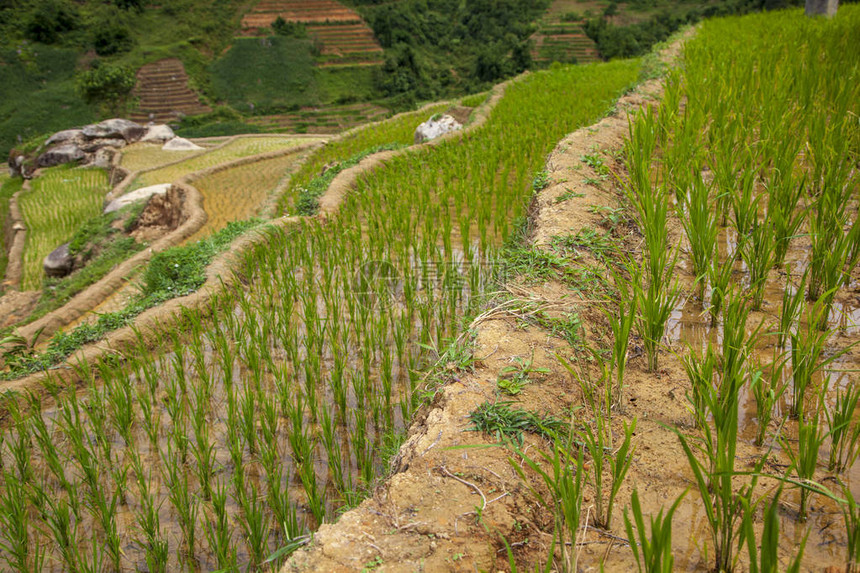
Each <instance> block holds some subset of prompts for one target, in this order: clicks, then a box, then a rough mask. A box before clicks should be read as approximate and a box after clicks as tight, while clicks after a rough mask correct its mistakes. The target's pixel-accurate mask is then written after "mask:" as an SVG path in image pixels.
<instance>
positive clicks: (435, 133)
mask: <svg viewBox="0 0 860 573" xmlns="http://www.w3.org/2000/svg"><path fill="white" fill-rule="evenodd" d="M462 128H463V124H462V123H460V122H459V121H457V120H456V119H454V118H453V117H451V116H450V115H441V116H438V117H437V116H433V117H431V118H430V119H428V120H427V121H425V122H424V123H422V124H421V125H419V126H418V127H417V128H415V144H416V145H417V144H419V143H424V142H425V141H430V140H431V139H436V138H437V137H440V136H442V135H445V134H446V133H451V132H452V131H459V130H460V129H462Z"/></svg>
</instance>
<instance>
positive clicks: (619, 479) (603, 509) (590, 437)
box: [579, 414, 636, 530]
mask: <svg viewBox="0 0 860 573" xmlns="http://www.w3.org/2000/svg"><path fill="white" fill-rule="evenodd" d="M594 426H595V427H594V430H592V428H591V426H590V425H587V424H586V425H585V428H584V430H582V431H580V432H579V436H580V439H581V440H582V442H583V444H584V445H585V448H584V449H585V450H587V451H588V453H589V457H590V458H591V464H590V465H591V472H590V475H591V476H592V479H591V485H592V487H593V488H594V504H595V516H594V523H595V524H596V525H597V526H598V527H602V528H603V529H606V530H608V529H610V527H611V525H612V507H613V506H614V505H615V497H616V496H617V495H618V490H619V489H620V488H621V484H622V483H623V482H624V477H625V476H626V475H627V471H628V470H629V469H630V464H631V463H632V462H633V451H634V449H635V448H634V447H632V445H631V440H632V438H633V432H634V431H635V430H636V420H635V419H634V420H633V423H631V424H630V425H628V424H627V423H626V422H624V439H623V440H622V442H621V445H620V446H619V447H618V448H617V449H616V448H615V445H614V443H613V439H612V428H611V423H610V421H609V420H607V419H606V418H605V416H604V415H602V414H597V416H596V419H595V422H594ZM607 452H609V456H608V458H609V467H608V468H606V469H608V470H609V472H608V473H609V488H608V489H609V493H608V495H607V494H605V493H604V475H603V474H604V468H605V465H604V464H605V462H606V457H607ZM604 495H606V497H605V499H604Z"/></svg>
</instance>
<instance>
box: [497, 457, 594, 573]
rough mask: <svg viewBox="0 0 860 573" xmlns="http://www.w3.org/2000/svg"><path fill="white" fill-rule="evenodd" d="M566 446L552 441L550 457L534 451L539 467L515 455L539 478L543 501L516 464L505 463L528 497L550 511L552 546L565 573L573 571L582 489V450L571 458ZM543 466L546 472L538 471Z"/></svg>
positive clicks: (530, 459) (574, 569)
mask: <svg viewBox="0 0 860 573" xmlns="http://www.w3.org/2000/svg"><path fill="white" fill-rule="evenodd" d="M570 446H571V444H569V443H564V442H559V441H558V440H555V441H554V442H553V449H552V453H551V454H549V453H546V452H541V451H538V455H539V456H540V460H542V461H543V464H540V463H538V462H537V461H536V460H535V459H532V458H529V457H528V456H527V455H525V454H524V453H523V452H519V451H518V452H517V453H518V455H519V456H520V457H521V458H522V460H523V461H524V462H525V464H526V465H527V466H528V467H529V468H530V469H531V470H532V471H533V472H535V473H536V474H537V475H539V476H540V477H541V479H542V481H543V483H544V484H545V486H546V487H547V489H548V490H549V495H550V497H549V499H544V497H543V496H542V495H541V494H540V492H539V491H538V490H537V489H536V488H534V487H532V486H531V485H530V482H529V481H528V478H527V477H526V475H525V472H524V470H523V468H522V467H521V466H520V464H519V463H517V462H515V461H514V460H513V459H510V458H509V460H508V461H509V462H510V464H511V467H513V469H514V470H515V471H516V472H517V473H518V474H519V476H520V479H522V481H523V482H524V483H525V484H526V486H527V487H528V488H529V490H530V491H531V492H532V495H534V496H535V497H536V498H537V499H538V500H539V501H540V503H541V504H542V505H544V506H546V507H550V508H552V512H553V516H554V521H555V524H554V525H555V529H554V533H553V546H554V547H558V548H559V550H560V552H561V570H562V571H564V572H566V573H573V572H575V571H577V556H578V551H577V549H576V536H577V532H578V531H579V525H580V522H581V519H582V494H583V488H582V485H583V474H584V473H585V467H584V462H583V456H582V450H578V453H577V455H576V458H574V457H573V454H572V448H571V447H570ZM544 464H545V465H546V467H548V469H544V468H543V467H542V466H543V465H544Z"/></svg>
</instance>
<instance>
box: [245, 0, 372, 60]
mask: <svg viewBox="0 0 860 573" xmlns="http://www.w3.org/2000/svg"><path fill="white" fill-rule="evenodd" d="M279 16H280V17H281V18H283V19H284V20H286V21H287V22H298V23H301V24H305V25H306V26H307V29H308V34H309V35H310V37H311V38H313V39H314V40H315V41H316V42H318V43H319V45H320V56H321V60H322V61H321V64H322V65H337V64H356V63H362V64H379V63H382V59H381V56H382V46H380V45H379V42H377V41H376V38H375V37H374V36H373V31H372V30H371V29H370V27H368V25H367V24H366V23H365V22H364V21H363V20H362V19H361V16H359V15H358V14H357V13H356V12H355V11H354V10H352V9H351V8H348V7H347V6H344V5H343V4H341V3H340V2H337V1H335V0H262V1H261V2H260V3H258V4H257V5H256V6H254V8H252V9H251V11H250V12H248V13H247V14H246V15H245V17H244V18H243V19H242V33H243V34H244V35H248V36H253V35H257V34H260V33H261V32H262V31H264V30H266V29H267V28H269V27H271V25H272V22H274V21H275V19H277V18H278V17H279Z"/></svg>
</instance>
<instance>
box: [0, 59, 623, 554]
mask: <svg viewBox="0 0 860 573" xmlns="http://www.w3.org/2000/svg"><path fill="white" fill-rule="evenodd" d="M637 71H638V63H637V62H614V63H611V64H606V65H600V66H593V67H581V68H564V69H559V70H553V71H547V72H540V73H537V74H532V75H530V76H527V77H525V78H523V79H522V80H521V81H519V82H517V83H515V84H513V85H511V86H510V87H509V88H508V91H507V93H506V95H505V97H504V98H503V99H502V101H501V102H500V103H499V105H498V107H497V108H496V109H495V111H494V112H493V115H492V116H491V118H490V121H489V122H488V123H487V124H486V125H485V126H484V127H483V128H481V129H480V130H477V131H475V132H473V133H471V134H469V135H467V136H466V137H464V138H463V139H462V140H461V141H448V142H446V143H445V144H443V145H441V146H439V147H436V148H433V149H425V150H422V151H421V152H419V153H416V154H410V155H407V156H401V157H397V158H395V159H393V160H392V161H391V162H390V163H389V165H388V166H387V167H386V168H385V169H384V170H378V171H376V172H374V173H371V174H368V175H366V176H365V177H364V178H362V180H361V182H360V184H359V186H358V188H357V189H356V190H355V192H354V193H353V194H351V195H350V196H349V197H348V199H347V200H346V202H345V203H344V205H343V206H342V208H341V211H340V212H339V213H338V215H337V216H335V217H334V218H331V219H329V220H328V221H326V222H324V223H323V222H317V221H315V220H307V221H304V222H301V223H299V224H296V225H294V226H292V227H289V228H287V229H286V230H278V231H270V234H269V236H268V238H267V241H266V243H265V244H259V245H257V246H256V247H255V248H253V249H252V250H251V251H250V252H249V253H248V254H246V255H245V256H244V258H243V261H242V262H241V264H240V266H239V268H238V270H237V271H236V272H237V274H238V276H239V278H240V279H241V280H240V281H238V282H237V283H236V284H237V286H236V287H234V288H229V289H226V290H225V291H224V292H223V293H222V294H220V295H219V296H217V297H216V298H215V299H214V300H212V302H211V304H210V307H209V308H208V309H205V311H204V312H190V311H189V312H187V313H186V314H185V315H184V316H183V319H182V321H181V323H180V324H178V325H175V326H174V327H172V328H170V329H165V330H163V331H160V332H158V333H157V334H156V336H157V337H159V338H160V341H156V345H155V346H156V347H157V348H158V347H161V348H165V347H166V351H162V352H160V353H159V352H152V351H149V350H147V348H150V347H151V346H149V345H147V344H143V343H142V344H141V346H140V348H139V349H137V350H135V351H134V352H131V353H129V354H128V356H127V357H126V362H125V363H124V364H118V363H117V362H116V361H115V360H110V359H108V360H105V361H104V362H103V363H101V364H99V365H97V366H96V367H95V368H94V369H92V370H90V369H88V368H86V367H83V368H82V371H83V376H84V378H85V380H86V381H87V384H86V385H87V390H86V391H85V392H84V395H83V396H79V395H77V394H76V393H73V392H68V391H66V390H62V389H60V388H59V386H57V387H56V388H55V390H54V393H55V399H56V402H57V404H56V406H50V407H45V408H41V409H40V408H39V407H38V405H37V404H33V407H32V408H31V409H30V410H29V411H28V413H26V414H24V413H20V415H18V417H17V419H16V422H15V424H13V425H12V426H11V427H9V428H8V429H6V430H5V432H4V433H3V437H2V439H1V440H0V443H2V447H0V460H2V464H3V465H2V470H0V474H2V478H0V502H2V503H8V504H10V506H13V507H14V508H17V507H19V506H21V507H23V508H24V512H26V513H27V514H28V516H30V517H29V519H26V520H24V521H23V522H21V523H19V524H18V526H17V527H16V528H14V529H6V530H4V531H3V533H0V543H4V544H5V545H6V546H9V547H12V548H15V547H19V546H27V547H30V546H37V547H51V549H50V550H46V551H45V552H39V553H38V555H37V554H35V553H34V552H32V551H31V552H29V553H26V552H25V553H24V554H21V553H20V552H14V551H10V552H8V553H4V554H3V557H4V558H5V559H6V561H7V563H8V564H9V565H10V566H12V567H20V568H21V569H23V570H35V569H38V568H39V567H40V566H41V561H45V562H51V563H57V562H60V563H66V564H68V565H64V567H67V568H70V569H71V568H74V569H90V568H92V566H93V564H94V563H101V562H105V563H108V564H110V566H111V567H117V568H127V569H130V568H135V569H140V568H143V567H147V568H148V569H150V570H168V569H169V570H174V569H176V568H178V567H199V568H202V569H230V570H232V569H236V568H240V567H241V568H245V567H250V568H253V569H257V568H260V567H263V565H264V563H263V562H264V560H265V559H266V557H267V556H268V555H270V554H272V552H274V551H275V550H276V549H278V548H282V547H286V548H294V547H296V546H297V545H298V544H300V543H301V541H302V539H303V536H304V535H305V534H306V533H307V532H308V531H309V530H312V529H313V528H314V527H316V526H317V525H318V524H320V523H322V522H324V521H327V520H331V519H333V518H334V517H335V516H336V514H337V511H338V509H339V508H341V507H344V506H347V507H348V506H350V505H353V504H355V503H357V501H358V500H359V499H360V498H361V497H362V495H364V492H366V491H367V490H368V488H369V487H370V486H371V485H372V484H373V483H374V480H375V479H376V478H377V476H379V475H380V473H381V472H383V471H384V469H385V460H386V457H387V455H390V453H391V452H392V451H393V450H394V448H396V445H397V443H398V440H397V435H398V434H399V433H400V432H402V431H403V429H404V427H405V425H406V424H407V423H408V421H409V418H410V416H411V414H412V412H413V411H414V410H415V408H416V406H417V405H418V403H419V402H420V397H421V390H422V389H421V388H420V380H421V378H420V373H419V372H420V370H421V368H422V367H423V366H424V365H425V364H426V363H427V362H428V361H430V360H432V359H433V352H431V351H430V350H428V349H429V348H433V347H436V348H440V347H442V346H443V345H444V344H445V342H446V340H447V339H449V338H450V337H451V336H452V335H454V334H455V333H456V332H457V331H458V330H459V328H460V326H461V324H460V323H461V320H462V316H463V313H464V312H465V311H466V310H467V309H469V308H470V307H471V306H472V305H474V304H475V296H476V295H477V294H478V293H479V292H480V291H481V289H482V287H483V284H484V282H485V281H486V280H487V277H488V275H490V274H491V271H492V269H491V268H489V265H486V264H483V263H485V262H486V261H487V260H488V257H489V256H490V254H491V252H492V251H493V250H494V246H495V245H497V244H499V242H500V241H501V240H503V239H504V238H505V237H506V236H507V235H508V234H509V233H510V227H509V226H508V225H509V224H508V223H507V221H508V219H509V218H510V217H511V216H512V215H514V216H515V215H519V214H522V213H523V211H524V208H525V202H526V201H527V200H528V198H529V193H530V188H531V177H532V173H533V172H534V171H535V170H536V169H537V168H538V167H539V166H540V165H541V164H542V163H543V161H544V157H545V154H546V153H547V152H548V151H549V150H550V149H551V148H552V146H553V145H554V144H555V142H556V141H557V140H558V139H559V138H560V137H561V136H563V135H564V134H566V133H567V132H569V131H571V130H573V129H574V128H576V127H578V126H579V125H582V124H585V123H589V122H591V121H593V120H594V119H595V118H596V117H597V116H599V115H600V114H601V113H602V112H603V111H604V110H605V109H607V105H608V104H609V102H610V101H611V100H612V99H613V98H614V97H615V96H617V95H618V93H619V92H620V91H621V90H622V89H623V88H625V87H626V86H629V85H631V84H632V83H633V82H634V81H635V78H636V75H637ZM210 315H211V317H212V318H211V319H210V318H207V317H208V316H210ZM49 386H50V384H49ZM13 409H14V408H13ZM43 426H45V427H46V430H43V429H42V427H43ZM37 435H39V436H46V438H45V439H35V438H34V437H33V436H37ZM31 444H32V446H31ZM58 461H59V463H57V462H58ZM46 498H49V499H50V500H51V501H45V499H46ZM16 511H17V510H16ZM20 514H21V512H20V511H18V512H17V513H16V512H14V511H13V512H10V513H9V515H10V516H11V515H20ZM54 524H56V526H54ZM35 540H40V542H39V543H34V541H35ZM72 564H74V565H72Z"/></svg>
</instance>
